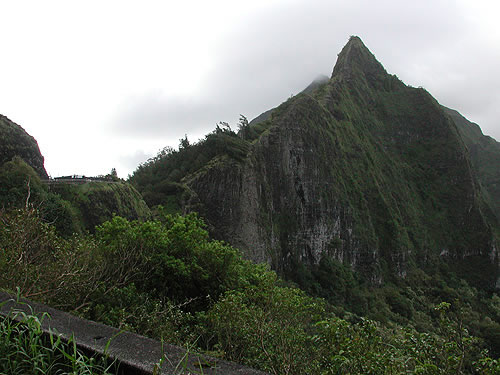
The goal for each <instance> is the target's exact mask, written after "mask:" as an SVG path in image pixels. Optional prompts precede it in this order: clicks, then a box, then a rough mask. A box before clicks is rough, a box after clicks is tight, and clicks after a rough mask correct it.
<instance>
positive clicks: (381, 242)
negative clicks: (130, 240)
mask: <svg viewBox="0 0 500 375" xmlns="http://www.w3.org/2000/svg"><path fill="white" fill-rule="evenodd" d="M251 124H252V125H251V126H258V127H259V129H260V130H259V131H261V133H260V135H259V136H258V137H256V138H254V139H248V142H249V143H250V144H249V151H248V153H247V157H246V158H243V159H238V160H236V159H234V158H231V157H229V156H228V155H219V156H217V157H215V158H213V159H212V160H211V161H210V162H209V163H207V164H206V165H204V166H203V167H202V168H200V169H199V170H197V171H196V172H195V173H192V174H190V175H188V176H186V177H185V178H184V179H183V183H184V184H185V186H186V189H187V190H189V192H190V193H189V195H188V196H189V199H187V200H185V201H184V203H183V207H184V209H185V210H187V211H189V210H196V211H199V212H200V213H201V214H202V215H203V216H205V218H206V219H207V220H208V221H209V223H210V224H211V226H212V228H213V229H214V232H215V233H216V235H218V237H220V238H222V239H224V240H226V241H229V242H230V243H231V244H233V245H235V246H237V247H239V248H240V249H242V250H243V252H244V253H245V254H246V256H247V257H248V258H250V259H252V260H254V261H259V262H260V261H266V262H268V263H270V264H271V265H272V266H273V268H274V269H276V270H278V271H280V272H281V273H284V274H289V275H292V277H293V273H294V272H295V268H296V267H297V265H314V264H317V263H318V262H319V261H320V260H321V258H322V257H325V256H326V257H334V258H335V259H337V260H339V261H340V262H343V263H344V264H346V265H350V266H352V267H353V268H354V269H356V270H357V271H359V272H360V273H361V274H362V275H364V277H365V278H366V279H368V280H370V281H371V282H372V283H378V282H380V281H381V280H384V279H390V278H393V277H405V275H406V274H407V272H408V271H409V270H410V269H412V268H414V267H417V266H418V267H424V268H425V267H428V268H432V267H437V265H438V264H440V263H441V262H444V263H446V264H447V265H448V266H449V267H451V268H452V269H453V270H455V271H456V272H459V273H460V274H461V275H463V276H465V277H468V276H469V279H470V280H471V281H472V282H474V283H475V284H476V285H482V286H486V287H488V286H492V285H494V283H495V281H496V275H497V268H498V267H497V262H498V259H497V258H498V254H497V247H496V238H495V235H494V233H493V232H494V231H493V229H492V228H497V227H498V223H497V222H496V219H495V218H494V217H493V216H492V215H489V212H491V211H489V208H488V204H487V203H486V201H485V199H484V197H483V193H482V191H481V188H480V185H479V183H478V180H477V177H476V174H475V172H474V170H473V167H472V164H471V161H470V155H469V152H468V149H467V147H466V146H465V144H464V141H463V139H462V136H461V134H460V133H459V131H458V130H457V127H456V125H455V123H454V122H453V121H452V120H451V119H450V117H449V116H448V115H447V114H446V113H445V112H444V111H443V109H442V108H441V107H440V105H439V104H438V103H437V102H436V100H434V99H433V98H432V96H431V95H430V94H429V93H427V92H426V91H425V90H423V89H416V88H412V87H408V86H406V85H404V84H403V83H402V82H401V81H400V80H399V79H398V78H397V77H395V76H392V75H390V74H388V73H387V72H386V71H385V69H384V68H383V66H382V65H381V64H380V63H379V62H378V61H377V60H376V59H375V57H374V56H373V55H372V54H371V52H370V51H369V50H368V49H367V48H366V47H365V46H364V44H363V43H362V41H361V40H360V39H359V38H357V37H351V39H350V40H349V42H348V44H347V45H346V46H345V47H344V49H343V50H342V52H341V53H340V54H339V57H338V61H337V64H336V66H335V68H334V69H333V74H332V77H331V78H330V79H329V81H328V82H327V83H320V84H318V85H316V87H314V88H313V89H312V90H308V91H307V92H302V93H301V94H299V95H297V96H295V97H292V98H290V99H289V100H287V101H286V102H284V103H283V104H282V105H280V106H279V107H277V108H275V109H273V110H272V111H271V112H267V113H266V114H265V116H261V118H260V119H259V121H257V122H253V123H251ZM474 275H475V276H478V277H475V276H474ZM474 277H475V279H474V280H472V279H473V278H474Z"/></svg>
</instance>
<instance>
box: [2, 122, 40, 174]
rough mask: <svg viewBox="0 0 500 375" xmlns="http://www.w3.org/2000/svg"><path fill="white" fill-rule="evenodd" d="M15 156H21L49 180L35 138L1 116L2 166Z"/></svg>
mask: <svg viewBox="0 0 500 375" xmlns="http://www.w3.org/2000/svg"><path fill="white" fill-rule="evenodd" d="M14 156H19V157H20V158H21V159H23V160H24V161H25V162H26V163H28V165H30V166H31V167H32V168H33V169H34V170H35V171H36V172H37V173H38V175H39V176H40V177H41V178H42V179H47V178H48V175H47V172H46V171H45V167H44V166H43V156H42V154H41V153H40V149H39V148H38V143H37V141H36V140H35V138H33V137H32V136H30V135H29V134H28V133H26V131H25V130H24V129H23V128H22V127H21V126H19V125H17V124H16V123H14V122H12V121H11V120H9V119H8V118H7V117H5V116H3V115H0V165H2V164H3V163H5V162H8V161H10V160H12V158H13V157H14Z"/></svg>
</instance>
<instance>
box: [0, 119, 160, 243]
mask: <svg viewBox="0 0 500 375" xmlns="http://www.w3.org/2000/svg"><path fill="white" fill-rule="evenodd" d="M29 204H32V205H34V207H36V208H37V209H38V210H39V211H40V212H41V214H42V217H43V219H44V220H46V221H48V222H51V223H54V225H55V226H56V228H57V229H58V231H59V232H60V233H62V234H64V235H67V236H69V235H71V234H73V233H74V232H82V231H85V230H89V231H93V230H94V227H95V226H96V225H99V224H101V223H103V222H104V221H106V220H110V219H112V218H113V215H118V216H122V217H125V218H127V219H129V220H134V219H139V220H146V219H148V218H150V215H151V212H150V210H149V208H148V206H147V205H146V203H145V202H144V200H143V199H142V196H141V195H140V194H139V193H138V192H137V191H136V190H135V189H134V188H133V187H132V186H131V185H130V184H129V183H126V182H116V181H115V182H89V183H86V184H83V185H76V184H56V183H55V182H54V181H50V183H49V181H48V175H47V172H46V171H45V168H44V165H43V156H42V154H41V153H40V150H39V148H38V144H37V142H36V140H35V139H34V138H33V137H31V136H30V135H29V134H27V133H26V132H25V131H24V129H23V128H22V127H21V126H19V125H17V124H16V123H14V122H12V121H10V120H9V119H8V118H7V117H5V116H1V115H0V210H2V209H11V208H20V207H26V206H27V205H29Z"/></svg>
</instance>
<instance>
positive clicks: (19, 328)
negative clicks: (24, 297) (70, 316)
mask: <svg viewBox="0 0 500 375" xmlns="http://www.w3.org/2000/svg"><path fill="white" fill-rule="evenodd" d="M16 318H17V319H16ZM45 318H47V316H46V315H44V316H42V317H41V318H39V317H38V316H36V315H34V314H26V313H24V312H15V311H14V312H12V315H11V316H8V317H4V316H1V317H0V358H1V361H0V374H8V375H16V374H19V375H24V374H33V375H56V374H59V375H65V374H80V375H106V374H112V373H116V372H114V371H112V370H114V368H113V364H111V365H110V364H108V363H107V360H106V358H101V357H88V356H86V355H85V354H83V353H81V352H80V351H79V350H77V349H76V346H75V345H74V344H75V341H74V340H73V339H70V340H69V341H67V342H65V341H63V340H61V337H60V336H58V335H56V334H52V333H50V334H49V335H48V336H44V335H43V331H42V329H41V327H42V322H43V319H45Z"/></svg>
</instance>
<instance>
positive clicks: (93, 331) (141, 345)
mask: <svg viewBox="0 0 500 375" xmlns="http://www.w3.org/2000/svg"><path fill="white" fill-rule="evenodd" d="M3 302H5V303H4V304H3V305H2V306H1V307H0V314H1V315H3V316H9V315H10V316H12V317H13V316H14V315H13V312H14V311H24V312H26V313H29V314H31V313H34V314H35V315H37V316H40V317H41V315H42V314H44V313H48V314H49V318H44V319H43V324H42V327H43V330H44V332H45V333H46V334H48V333H49V332H53V333H56V334H58V335H61V336H62V337H63V338H64V339H68V338H70V337H71V336H72V335H73V336H74V338H75V340H76V342H77V346H78V348H79V349H81V350H82V351H84V352H86V353H89V354H104V348H105V347H106V344H107V343H108V341H109V340H111V343H110V345H109V348H108V351H107V355H108V356H109V358H110V359H111V360H116V361H117V362H118V363H119V365H120V374H123V375H131V374H134V375H135V374H152V373H153V368H154V367H155V365H156V364H158V363H159V361H160V359H161V358H162V357H163V363H162V368H161V374H169V375H170V374H178V375H181V374H186V375H187V374H204V375H208V374H217V375H236V374H239V375H243V374H245V375H247V374H248V375H262V374H264V373H263V372H260V371H256V370H253V369H250V368H247V367H244V366H241V365H238V364H236V363H232V362H227V361H222V360H219V359H215V358H211V357H207V356H201V355H196V354H194V353H188V352H187V351H186V349H184V348H181V347H178V346H174V345H168V344H162V343H161V342H159V341H156V340H152V339H149V338H147V337H144V336H140V335H137V334H134V333H130V332H123V331H120V330H118V329H116V328H112V327H109V326H106V325H104V324H100V323H96V322H92V321H89V320H85V319H81V318H77V317H75V316H73V315H70V314H68V313H65V312H62V311H59V310H56V309H53V308H51V307H48V306H45V305H42V304H39V303H36V302H32V301H28V300H22V301H20V302H16V300H15V297H14V296H12V295H9V294H7V293H3V292H0V304H2V303H3ZM183 361H186V362H187V367H186V370H181V369H178V368H176V367H177V366H178V364H179V363H184V362H183ZM179 367H181V366H179Z"/></svg>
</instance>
